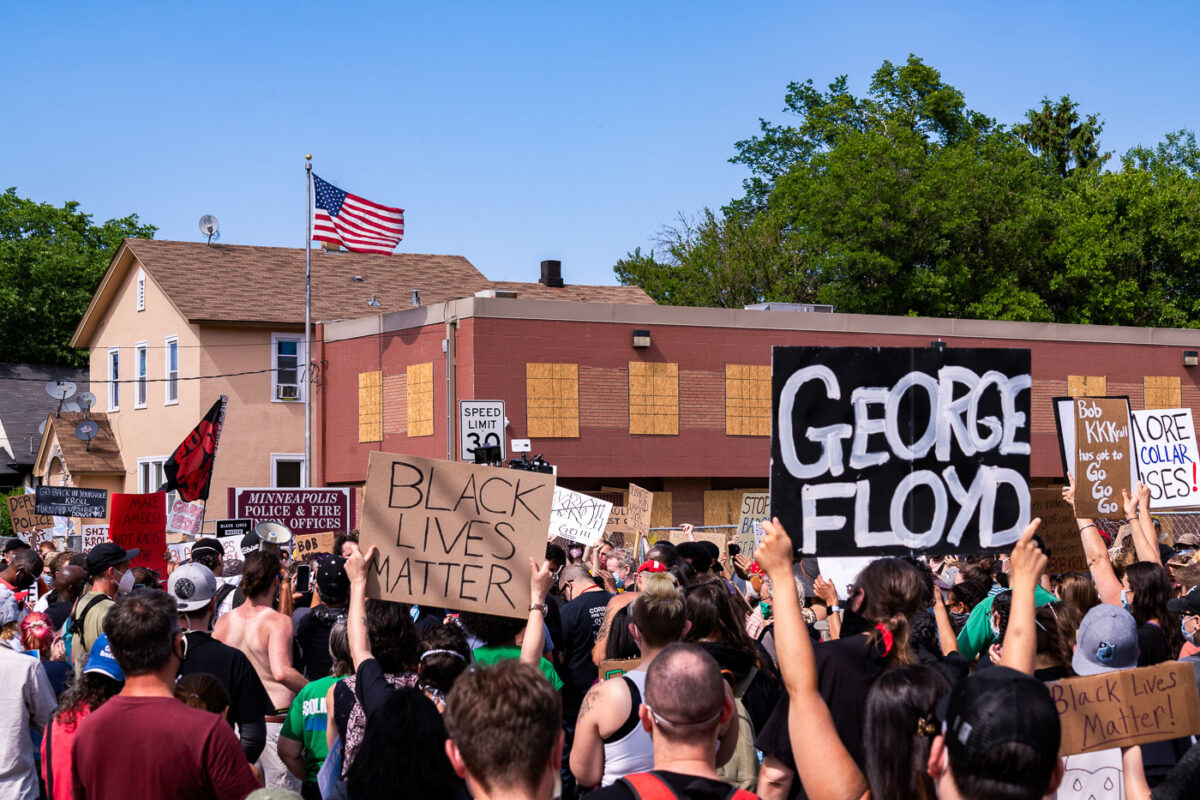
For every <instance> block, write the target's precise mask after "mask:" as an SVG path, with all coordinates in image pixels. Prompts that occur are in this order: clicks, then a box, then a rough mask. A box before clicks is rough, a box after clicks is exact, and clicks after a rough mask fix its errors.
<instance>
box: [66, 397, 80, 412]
mask: <svg viewBox="0 0 1200 800" xmlns="http://www.w3.org/2000/svg"><path fill="white" fill-rule="evenodd" d="M63 411H70V412H71V413H72V414H78V413H79V412H80V411H83V408H82V407H81V406H80V405H79V403H76V402H75V401H74V400H72V401H71V402H69V403H63Z"/></svg>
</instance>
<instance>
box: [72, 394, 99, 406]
mask: <svg viewBox="0 0 1200 800" xmlns="http://www.w3.org/2000/svg"><path fill="white" fill-rule="evenodd" d="M75 399H76V400H78V401H79V406H80V408H83V409H88V408H91V407H92V406H94V405H96V395H94V394H92V393H91V392H80V393H79V397H76V398H75Z"/></svg>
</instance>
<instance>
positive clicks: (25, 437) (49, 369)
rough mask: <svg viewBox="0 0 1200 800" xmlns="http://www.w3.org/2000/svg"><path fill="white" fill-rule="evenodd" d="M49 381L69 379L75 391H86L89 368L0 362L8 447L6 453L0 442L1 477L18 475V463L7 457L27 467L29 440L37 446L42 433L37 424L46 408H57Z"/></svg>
mask: <svg viewBox="0 0 1200 800" xmlns="http://www.w3.org/2000/svg"><path fill="white" fill-rule="evenodd" d="M50 381H71V382H72V383H74V384H75V386H76V389H77V392H86V391H88V371H87V370H86V369H80V368H77V367H56V366H50V365H46V364H0V426H3V432H4V434H5V436H6V437H7V438H8V446H9V447H10V448H11V450H9V451H8V452H7V453H6V454H5V453H4V447H3V446H2V445H0V478H2V477H3V476H6V475H17V474H20V473H21V472H22V471H23V470H22V469H21V468H20V467H17V468H13V467H10V466H8V464H9V461H12V462H13V463H15V464H19V465H23V466H25V467H30V466H32V465H33V461H34V454H33V453H30V452H29V449H30V443H31V442H32V443H33V447H34V449H35V453H36V448H37V442H38V441H39V440H41V438H42V435H41V434H40V433H38V425H40V424H41V423H42V422H43V421H44V420H45V419H46V414H47V413H48V412H53V411H54V410H55V409H57V408H58V401H56V400H54V399H53V398H52V397H50V395H48V394H46V384H47V383H49V382H50Z"/></svg>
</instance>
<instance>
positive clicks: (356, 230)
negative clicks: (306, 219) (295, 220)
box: [312, 173, 404, 255]
mask: <svg viewBox="0 0 1200 800" xmlns="http://www.w3.org/2000/svg"><path fill="white" fill-rule="evenodd" d="M313 185H314V186H315V188H316V195H317V198H316V200H317V202H316V205H315V206H314V207H313V221H312V238H313V241H315V242H332V243H334V244H340V245H342V246H344V247H345V248H346V249H347V250H350V251H351V252H354V253H383V254H384V255H391V253H392V251H393V250H395V249H396V245H398V244H399V243H400V240H401V239H403V238H404V209H403V208H389V207H388V206H381V205H379V204H378V203H372V202H371V201H370V200H366V199H364V198H362V197H359V196H358V195H354V194H350V193H349V192H343V191H342V190H341V189H339V188H338V187H336V186H334V185H333V184H332V183H326V182H325V181H323V180H321V179H320V178H318V177H317V175H316V173H313Z"/></svg>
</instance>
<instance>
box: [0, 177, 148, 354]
mask: <svg viewBox="0 0 1200 800" xmlns="http://www.w3.org/2000/svg"><path fill="white" fill-rule="evenodd" d="M155 230H156V228H155V227H154V226H153V225H144V224H142V223H141V222H140V221H139V220H138V216H137V214H130V215H129V216H127V217H123V218H121V219H110V220H108V221H107V222H105V223H104V224H102V225H95V224H93V222H92V217H91V215H90V214H84V213H82V212H80V211H79V203H77V202H74V201H71V202H67V203H64V204H63V205H62V207H61V208H59V207H56V206H53V205H50V204H49V203H37V202H34V201H33V200H29V199H26V198H23V197H19V196H18V195H17V190H16V189H15V188H10V189H8V190H7V191H5V192H4V193H3V194H0V361H28V362H37V363H44V364H65V365H81V364H84V363H86V361H87V353H86V352H82V351H77V350H74V349H73V348H71V347H70V345H69V342H70V339H71V334H72V333H74V331H75V326H76V325H77V324H78V323H79V318H80V317H81V316H83V312H84V310H86V309H87V305H88V303H89V302H90V301H91V299H92V293H93V292H94V291H95V290H96V287H97V286H98V285H99V283H100V278H101V277H102V276H103V275H104V270H105V268H106V267H107V266H108V264H109V261H110V260H111V259H112V256H113V253H115V252H116V249H117V247H118V246H119V245H120V243H121V240H122V239H123V238H125V237H133V238H143V239H149V238H153V236H154V233H155Z"/></svg>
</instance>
